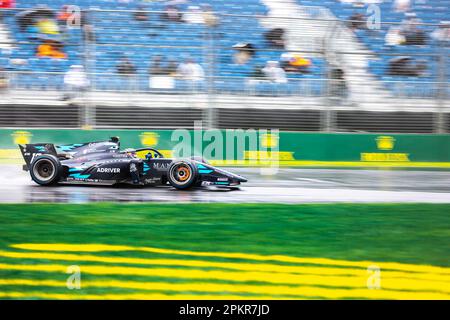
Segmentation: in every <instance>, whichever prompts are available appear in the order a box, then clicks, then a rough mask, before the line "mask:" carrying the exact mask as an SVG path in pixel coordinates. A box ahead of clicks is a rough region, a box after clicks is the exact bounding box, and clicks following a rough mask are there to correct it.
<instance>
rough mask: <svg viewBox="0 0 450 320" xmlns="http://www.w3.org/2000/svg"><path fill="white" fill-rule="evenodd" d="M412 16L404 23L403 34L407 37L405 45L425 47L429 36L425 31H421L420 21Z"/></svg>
mask: <svg viewBox="0 0 450 320" xmlns="http://www.w3.org/2000/svg"><path fill="white" fill-rule="evenodd" d="M414 16H415V15H410V17H409V18H408V19H406V20H405V21H403V22H402V34H403V35H404V36H405V44H407V45H425V44H426V41H427V35H426V33H425V31H423V30H422V29H419V27H418V25H417V24H418V23H420V22H421V21H420V19H417V18H415V17H414Z"/></svg>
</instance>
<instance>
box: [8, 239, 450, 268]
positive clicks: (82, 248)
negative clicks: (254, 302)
mask: <svg viewBox="0 0 450 320" xmlns="http://www.w3.org/2000/svg"><path fill="white" fill-rule="evenodd" d="M11 247H12V248H16V249H23V250H39V251H67V252H114V251H141V252H150V253H157V254H171V255H186V256H195V257H212V258H230V259H245V260H254V261H276V262H286V263H302V264H316V265H327V266H341V267H357V268H364V269H366V268H367V267H368V266H370V265H376V266H378V267H379V268H381V269H383V270H398V271H408V272H425V273H432V274H443V275H450V268H445V267H437V266H428V265H414V264H404V263H397V262H373V261H347V260H334V259H328V258H299V257H290V256H283V255H259V254H249V253H231V252H201V251H187V250H175V249H161V248H152V247H133V246H122V245H105V244H62V243H53V244H37V243H23V244H13V245H11Z"/></svg>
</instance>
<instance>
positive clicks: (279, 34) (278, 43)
mask: <svg viewBox="0 0 450 320" xmlns="http://www.w3.org/2000/svg"><path fill="white" fill-rule="evenodd" d="M284 35H285V31H284V29H282V28H274V29H271V30H269V31H267V32H266V33H264V38H265V39H266V41H267V42H268V44H269V45H270V46H271V47H272V48H276V49H284V46H285V40H284Z"/></svg>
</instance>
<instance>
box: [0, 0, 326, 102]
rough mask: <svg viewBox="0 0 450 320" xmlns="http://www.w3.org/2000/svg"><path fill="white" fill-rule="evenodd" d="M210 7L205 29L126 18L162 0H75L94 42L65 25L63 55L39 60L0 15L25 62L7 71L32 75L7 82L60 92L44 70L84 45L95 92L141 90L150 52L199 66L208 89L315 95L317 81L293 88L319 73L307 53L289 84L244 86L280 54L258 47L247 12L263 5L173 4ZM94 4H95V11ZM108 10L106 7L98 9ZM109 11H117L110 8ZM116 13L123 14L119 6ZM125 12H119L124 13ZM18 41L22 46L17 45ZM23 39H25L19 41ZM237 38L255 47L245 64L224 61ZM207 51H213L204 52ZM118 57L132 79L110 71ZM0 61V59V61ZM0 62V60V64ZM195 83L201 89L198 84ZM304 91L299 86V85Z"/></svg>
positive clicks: (79, 58)
mask: <svg viewBox="0 0 450 320" xmlns="http://www.w3.org/2000/svg"><path fill="white" fill-rule="evenodd" d="M66 3H67V2H65V1H62V0H26V1H25V0H18V1H17V7H18V8H35V7H37V6H38V5H42V4H45V5H46V6H48V7H50V8H51V9H53V10H55V11H57V10H59V9H60V8H61V7H62V6H63V5H64V4H66ZM205 3H207V4H209V5H211V7H212V9H213V11H214V12H218V13H220V14H222V15H221V16H220V19H221V23H220V24H219V26H218V27H217V28H214V29H213V30H212V31H211V30H209V31H208V34H209V36H208V37H207V36H206V34H207V27H206V26H205V25H204V24H198V25H196V24H187V23H167V22H165V23H164V22H161V21H159V17H158V16H157V15H156V13H155V14H150V22H149V23H142V22H138V21H136V20H134V19H133V10H136V9H137V8H138V5H143V8H144V9H145V10H151V11H163V10H164V7H165V4H164V3H162V2H151V3H148V2H138V1H117V0H81V1H77V5H78V6H80V7H81V8H82V9H88V8H89V9H94V11H91V12H90V16H89V21H90V23H91V24H93V25H94V30H95V35H96V38H97V43H96V44H95V45H92V46H90V47H88V48H84V47H83V41H82V34H81V31H80V30H78V29H70V30H69V37H68V39H67V40H66V45H65V52H66V53H67V55H68V59H66V60H53V59H45V58H44V59H42V58H41V59H39V58H36V57H35V50H36V44H29V43H28V42H29V37H30V34H29V32H28V33H23V32H20V31H19V28H18V26H17V24H16V21H15V19H14V17H13V16H10V17H8V18H6V20H7V24H8V26H9V27H10V29H11V33H12V34H13V35H14V36H15V39H16V41H17V43H18V47H17V49H16V50H14V52H13V53H12V54H11V55H10V56H9V57H8V58H22V59H27V60H28V62H29V63H28V64H27V65H19V66H17V65H11V64H9V68H10V69H12V70H18V71H31V72H33V73H36V72H38V73H37V74H38V76H36V74H32V73H30V74H26V73H25V74H20V75H18V76H17V77H15V78H14V79H13V81H14V82H15V86H16V87H23V88H35V89H43V88H48V89H61V88H62V87H63V83H62V82H63V80H62V78H63V76H62V74H56V73H55V74H49V72H64V71H66V70H68V68H69V66H70V65H73V64H82V62H83V58H84V57H85V52H86V51H87V50H88V51H89V52H90V53H91V54H92V56H93V57H94V59H93V60H92V61H91V63H90V64H89V65H88V66H89V71H90V72H91V73H93V74H92V75H91V82H92V84H93V85H94V87H95V88H97V89H99V90H121V89H125V88H129V87H130V86H132V87H133V88H134V89H139V90H149V89H148V77H149V74H148V70H149V66H150V63H151V59H152V57H153V56H155V55H162V56H163V57H165V58H166V59H168V58H172V59H174V60H175V61H177V62H181V61H182V60H183V59H184V58H185V57H188V56H189V57H193V58H195V60H197V62H199V63H200V64H201V65H203V67H204V69H205V71H206V75H207V76H208V77H213V78H214V81H213V82H211V83H213V88H212V89H214V90H217V91H221V92H230V93H234V92H242V91H243V90H245V91H246V92H248V90H251V91H252V92H255V93H257V94H270V95H273V94H290V93H292V94H293V93H303V94H311V95H314V94H321V93H322V91H323V83H322V81H312V82H310V83H309V84H308V85H304V84H303V86H301V85H300V81H299V80H301V79H302V78H305V79H308V80H309V79H314V80H317V79H320V78H321V77H322V67H323V65H324V63H323V60H322V59H319V58H313V59H312V60H313V63H314V66H313V67H312V68H311V69H312V73H311V74H308V75H298V74H296V75H293V74H288V77H289V78H292V81H289V82H288V83H287V84H269V83H255V84H252V85H250V86H249V85H248V84H247V79H248V78H249V77H250V76H251V74H252V73H253V71H254V69H255V68H256V67H263V66H264V65H265V64H266V62H267V61H269V60H276V61H278V60H279V59H280V55H281V53H283V51H280V50H273V49H270V48H269V47H268V45H267V44H266V42H265V40H264V37H263V33H264V31H265V29H264V28H263V27H262V26H260V24H259V22H258V19H257V18H256V17H254V16H255V15H264V14H266V13H267V8H266V7H265V6H264V5H263V4H262V3H261V2H260V1H259V0H248V1H246V2H245V5H242V1H240V0H229V1H221V0H206V1H205V0H191V1H189V2H188V3H186V4H184V5H181V6H180V10H181V11H185V10H186V9H187V6H190V5H197V6H200V5H203V4H205ZM95 9H101V10H98V11H95ZM105 10H111V11H105ZM116 10H117V11H116ZM119 10H123V11H119ZM125 10H126V11H125ZM227 14H239V15H248V16H250V15H251V16H252V17H248V16H247V17H238V16H228V15H227ZM21 42H22V44H21ZM26 42H27V43H26ZM238 42H248V43H251V44H253V45H254V46H255V47H256V48H257V53H256V55H255V57H254V58H253V59H252V60H251V61H250V63H248V64H246V65H236V64H234V63H233V61H232V55H233V52H234V50H233V49H232V46H233V45H234V44H236V43H238ZM212 48H214V49H212ZM210 55H213V56H214V60H213V61H214V64H213V66H212V67H211V65H209V64H208V61H207V57H208V56H210ZM123 56H126V57H127V58H128V59H130V60H131V61H132V62H133V64H134V65H135V66H136V67H137V70H138V77H137V81H134V82H133V83H132V84H130V83H129V81H128V80H127V79H124V78H123V77H120V76H119V75H117V74H116V64H117V61H118V60H119V59H120V58H121V57H123ZM6 60H7V59H6V58H3V64H5V62H6ZM0 64H2V61H0ZM176 83H177V84H176V90H177V91H179V90H181V91H184V90H185V89H186V88H189V86H188V85H186V84H185V83H183V81H177V82H176ZM202 88H205V86H203V87H202ZM304 88H307V90H306V91H305V90H303V89H304Z"/></svg>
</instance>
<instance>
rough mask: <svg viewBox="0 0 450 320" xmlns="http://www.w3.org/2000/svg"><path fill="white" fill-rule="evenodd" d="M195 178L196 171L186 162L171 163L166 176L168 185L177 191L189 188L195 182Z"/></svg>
mask: <svg viewBox="0 0 450 320" xmlns="http://www.w3.org/2000/svg"><path fill="white" fill-rule="evenodd" d="M197 177H198V173H197V169H196V168H195V166H194V165H192V163H190V162H188V161H176V162H174V163H172V164H171V165H170V167H169V170H168V174H167V179H168V180H169V183H170V185H171V186H173V187H174V188H177V189H188V188H191V187H192V186H193V185H194V184H195V182H196V181H197Z"/></svg>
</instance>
